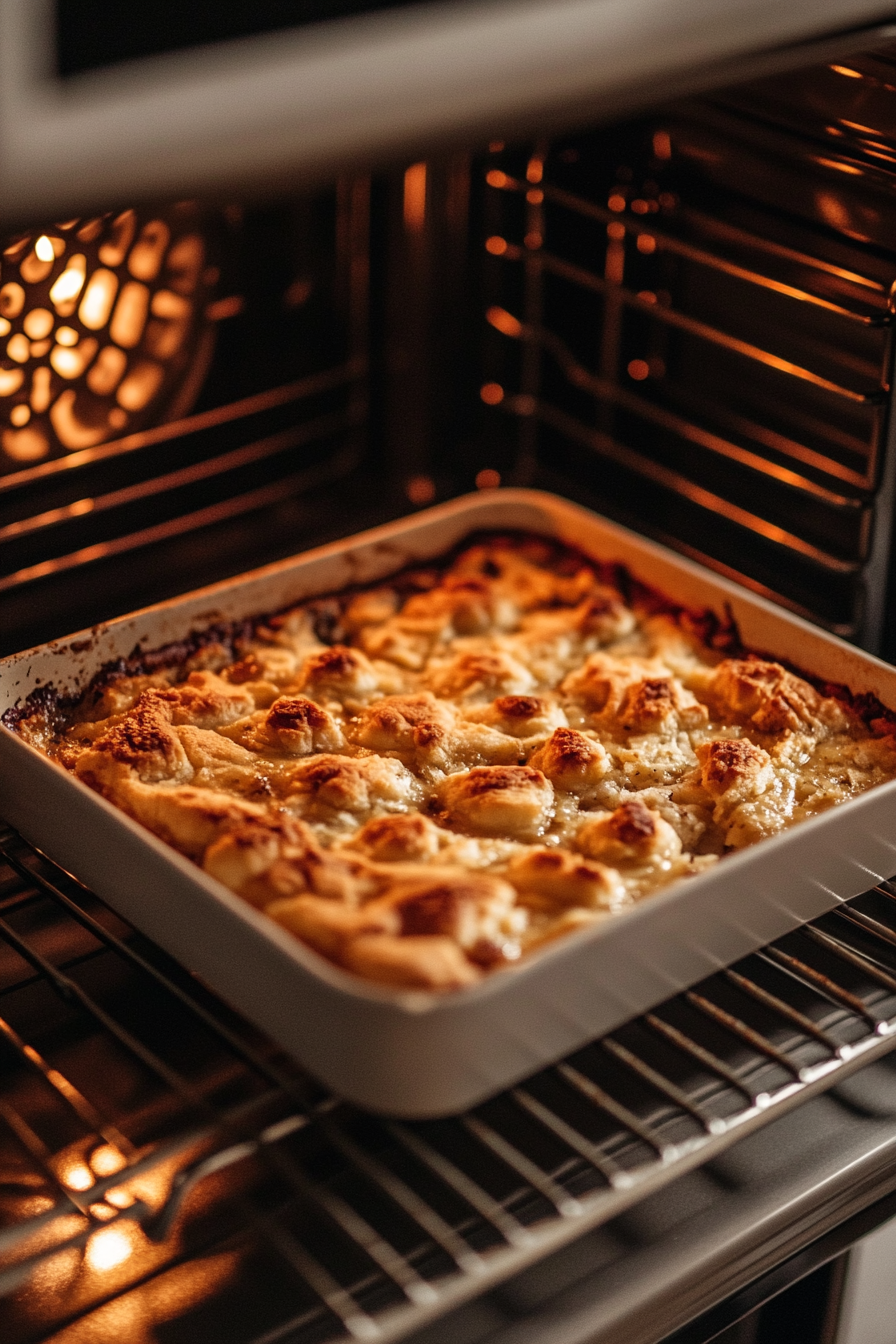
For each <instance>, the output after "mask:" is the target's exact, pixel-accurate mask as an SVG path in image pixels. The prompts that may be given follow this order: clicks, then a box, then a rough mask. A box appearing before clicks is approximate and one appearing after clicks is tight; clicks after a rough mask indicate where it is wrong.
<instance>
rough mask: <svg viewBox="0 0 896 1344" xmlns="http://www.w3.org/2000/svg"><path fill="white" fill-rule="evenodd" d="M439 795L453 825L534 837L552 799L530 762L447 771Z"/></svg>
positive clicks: (545, 819)
mask: <svg viewBox="0 0 896 1344" xmlns="http://www.w3.org/2000/svg"><path fill="white" fill-rule="evenodd" d="M439 796H440V799H441V802H442V804H443V806H444V807H445V810H446V812H447V814H448V817H449V818H450V820H451V821H452V822H453V823H454V824H455V825H457V826H459V827H461V828H462V829H465V830H469V831H472V832H473V834H474V835H494V836H507V837H508V838H510V839H514V840H534V839H535V838H537V837H538V836H539V835H540V834H541V833H542V831H543V830H544V828H545V826H546V825H547V822H548V820H549V819H550V816H551V813H552V810H553V803H554V792H553V789H552V788H551V786H550V784H549V783H548V781H547V780H546V779H545V777H544V775H543V774H542V773H541V771H540V770H534V769H533V768H532V766H530V765H483V766H477V767H476V768H475V769H473V770H469V771H467V772H466V773H465V774H456V775H449V776H448V778H447V779H446V780H445V783H444V784H443V785H442V787H441V789H440V791H439Z"/></svg>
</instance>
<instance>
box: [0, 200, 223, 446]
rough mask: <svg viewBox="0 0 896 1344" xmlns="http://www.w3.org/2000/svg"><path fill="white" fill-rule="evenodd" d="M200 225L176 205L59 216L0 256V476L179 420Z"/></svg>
mask: <svg viewBox="0 0 896 1344" xmlns="http://www.w3.org/2000/svg"><path fill="white" fill-rule="evenodd" d="M204 230H205V223H204V217H203V216H202V215H201V213H200V211H199V209H198V207H196V206H194V205H191V204H189V203H183V204H180V205H176V206H173V207H171V208H170V209H168V210H166V211H165V212H160V213H152V214H150V215H149V217H148V218H147V217H146V215H142V216H141V214H139V213H138V212H137V211H135V210H125V211H123V212H121V213H119V214H118V215H117V216H115V217H114V218H113V217H112V216H111V215H104V216H98V217H97V218H95V219H90V220H78V219H74V220H68V221H66V222H64V223H61V224H57V225H55V226H54V227H53V229H52V231H47V232H39V231H36V232H34V233H31V234H24V235H22V236H21V237H20V238H19V239H16V240H14V241H13V242H12V243H11V244H9V245H8V246H7V247H6V248H4V249H3V258H2V263H0V280H2V282H3V283H2V285H0V322H2V324H3V325H2V330H0V335H2V336H3V337H4V339H5V342H6V343H5V347H4V348H3V349H2V350H0V472H2V471H3V459H4V457H5V458H6V470H7V471H9V468H10V466H11V465H12V464H13V463H28V462H34V461H39V460H41V459H51V458H54V457H58V456H59V455H60V454H61V453H66V452H79V451H82V450H83V449H85V448H89V447H93V446H95V445H98V444H100V443H103V442H105V441H107V440H109V439H111V438H114V437H115V436H116V435H118V434H120V433H121V432H122V431H124V430H126V429H131V430H139V429H141V428H143V427H144V426H145V425H146V424H147V423H152V422H158V421H160V420H163V419H165V418H169V417H171V416H172V415H177V414H178V413H181V409H182V408H181V403H182V402H184V401H185V399H186V398H187V397H188V396H190V397H191V396H192V395H195V392H194V390H192V389H194V385H195V386H197V387H198V381H199V378H200V377H201V370H202V368H204V364H205V362H206V361H207V359H208V356H209V354H210V351H211V335H210V333H211V327H210V326H209V318H208V316H207V312H206V309H207V307H208V305H209V300H210V297H211V292H212V286H213V284H214V283H215V281H216V280H217V277H218V270H217V268H215V267H206V250H207V247H206V242H205V238H204ZM7 338H8V339H7ZM14 365H19V366H21V368H20V375H21V376H19V377H17V378H16V377H13V378H11V377H10V376H9V375H10V374H12V373H15V372H16V370H14V368H13V367H12V366H14ZM184 409H185V406H184Z"/></svg>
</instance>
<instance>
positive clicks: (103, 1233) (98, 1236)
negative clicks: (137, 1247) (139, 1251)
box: [84, 1226, 134, 1273]
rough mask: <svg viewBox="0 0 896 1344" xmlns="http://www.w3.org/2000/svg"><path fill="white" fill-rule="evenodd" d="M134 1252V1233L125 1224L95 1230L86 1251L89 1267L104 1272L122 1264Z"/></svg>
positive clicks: (85, 1257)
mask: <svg viewBox="0 0 896 1344" xmlns="http://www.w3.org/2000/svg"><path fill="white" fill-rule="evenodd" d="M133 1253H134V1233H133V1230H132V1229H131V1228H125V1227H124V1226H116V1227H102V1228H100V1229H99V1231H98V1232H94V1234H93V1236H92V1237H91V1238H90V1241H89V1242H88V1243H87V1248H86V1250H85V1252H84V1259H85V1260H86V1262H87V1264H88V1265H89V1267H90V1268H91V1269H93V1270H96V1271H97V1272H98V1273H102V1272H103V1271H105V1270H108V1269H114V1268H115V1267H116V1266H117V1265H121V1264H123V1263H124V1261H125V1260H127V1259H128V1258H129V1257H130V1256H131V1255H133Z"/></svg>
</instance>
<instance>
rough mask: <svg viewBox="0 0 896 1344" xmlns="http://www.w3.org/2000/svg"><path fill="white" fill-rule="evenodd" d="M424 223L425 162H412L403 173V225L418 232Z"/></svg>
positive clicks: (412, 231) (411, 230) (413, 231)
mask: <svg viewBox="0 0 896 1344" xmlns="http://www.w3.org/2000/svg"><path fill="white" fill-rule="evenodd" d="M425 223H426V164H425V163H412V164H411V166H410V168H408V169H407V170H406V172H405V175H404V225H405V228H406V229H409V230H410V232H411V233H419V232H420V230H421V229H422V228H423V225H424V224H425Z"/></svg>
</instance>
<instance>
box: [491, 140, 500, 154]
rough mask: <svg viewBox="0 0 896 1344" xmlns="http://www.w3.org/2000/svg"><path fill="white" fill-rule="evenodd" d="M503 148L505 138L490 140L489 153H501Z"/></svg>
mask: <svg viewBox="0 0 896 1344" xmlns="http://www.w3.org/2000/svg"><path fill="white" fill-rule="evenodd" d="M503 148H504V141H503V140H490V141H489V146H488V152H489V154H500V153H501V150H502V149H503Z"/></svg>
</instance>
